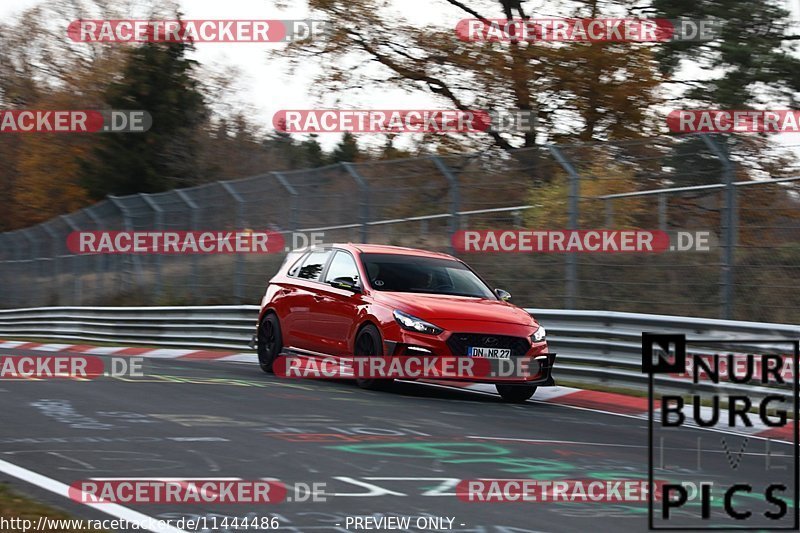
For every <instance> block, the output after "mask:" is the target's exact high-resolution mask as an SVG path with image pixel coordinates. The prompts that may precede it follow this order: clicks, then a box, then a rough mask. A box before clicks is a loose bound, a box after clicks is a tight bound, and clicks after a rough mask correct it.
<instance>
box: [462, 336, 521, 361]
mask: <svg viewBox="0 0 800 533" xmlns="http://www.w3.org/2000/svg"><path fill="white" fill-rule="evenodd" d="M493 339H494V340H493ZM447 345H448V346H449V347H450V351H451V352H453V355H467V348H468V347H469V346H480V347H485V348H511V355H512V356H514V357H521V356H523V355H525V354H526V353H528V350H529V349H530V347H531V343H530V341H529V340H528V339H526V338H525V337H509V336H507V335H487V334H484V333H453V334H452V335H450V338H449V339H447Z"/></svg>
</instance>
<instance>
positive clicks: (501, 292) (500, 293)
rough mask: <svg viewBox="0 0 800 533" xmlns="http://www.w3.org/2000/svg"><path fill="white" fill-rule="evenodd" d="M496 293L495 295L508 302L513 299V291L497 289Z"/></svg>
mask: <svg viewBox="0 0 800 533" xmlns="http://www.w3.org/2000/svg"><path fill="white" fill-rule="evenodd" d="M494 293H495V295H497V297H498V298H500V299H501V300H503V301H504V302H507V301H509V300H510V299H511V293H510V292H508V291H504V290H503V289H495V290H494Z"/></svg>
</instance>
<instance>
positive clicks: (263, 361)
mask: <svg viewBox="0 0 800 533" xmlns="http://www.w3.org/2000/svg"><path fill="white" fill-rule="evenodd" d="M510 297H511V295H510V294H508V293H507V292H505V291H503V290H500V289H495V290H492V289H491V288H490V287H489V286H488V285H487V284H486V282H485V281H484V280H483V279H481V277H480V276H478V275H477V274H476V273H475V272H473V271H472V270H471V269H470V268H469V267H468V266H467V265H466V264H465V263H463V262H462V261H460V260H458V259H457V258H455V257H452V256H450V255H447V254H442V253H435V252H428V251H424V250H416V249H411V248H399V247H395V246H379V245H372V244H333V245H327V246H322V247H319V248H313V249H309V250H305V251H295V252H291V253H290V254H289V255H288V257H287V258H286V260H285V261H284V263H283V265H282V266H281V268H280V270H279V271H278V273H277V274H276V275H275V277H273V278H272V279H271V280H270V282H269V286H268V287H267V291H266V293H265V294H264V298H263V299H262V301H261V312H260V314H259V320H258V327H257V330H256V334H255V335H254V342H255V343H256V346H257V350H258V360H259V364H260V365H261V368H262V369H263V370H264V371H265V372H268V373H271V372H272V371H273V363H274V362H275V360H276V358H277V357H278V356H279V355H291V354H295V355H301V356H310V357H335V358H339V360H345V361H346V360H347V359H348V358H352V357H353V356H354V355H355V356H384V355H392V356H406V355H414V356H423V357H425V356H440V357H444V356H447V357H453V356H455V357H475V358H478V357H480V358H484V357H485V358H491V359H513V360H515V361H516V362H517V363H524V364H526V365H528V366H527V372H526V373H525V376H524V377H519V376H517V375H514V376H512V377H503V378H500V377H493V378H491V379H485V378H474V379H473V381H482V382H487V381H488V382H491V383H494V384H495V386H496V388H497V392H498V393H499V394H500V396H502V397H503V399H505V400H506V401H509V402H523V401H525V400H527V399H529V398H530V397H531V396H533V394H534V392H536V388H537V386H552V385H554V384H555V383H554V382H553V379H552V377H551V375H550V374H551V369H552V367H553V363H554V360H555V354H551V353H549V351H548V348H547V340H546V338H545V329H544V328H543V327H542V326H540V325H539V324H538V323H537V322H536V320H535V319H534V318H533V317H531V316H530V315H529V314H528V313H527V312H526V311H524V310H523V309H520V308H519V307H516V306H514V305H512V304H510V303H508V302H507V301H506V300H508V299H509V298H510ZM459 379H463V376H460V377H459ZM358 381H359V385H361V386H362V387H365V388H380V387H382V386H384V385H385V384H386V383H387V380H381V379H359V380H358ZM388 381H390V380H388Z"/></svg>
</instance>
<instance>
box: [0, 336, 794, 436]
mask: <svg viewBox="0 0 800 533" xmlns="http://www.w3.org/2000/svg"><path fill="white" fill-rule="evenodd" d="M0 349H13V350H29V351H41V352H65V353H73V354H83V355H117V356H120V355H123V356H135V357H146V358H154V359H180V360H194V361H225V362H241V363H256V362H257V358H256V355H255V354H254V353H253V352H230V351H221V350H188V349H178V348H141V347H125V346H92V345H87V344H41V343H36V342H24V341H3V340H0ZM429 381H431V382H432V383H435V384H437V385H445V386H448V387H456V388H460V389H466V390H474V391H476V392H483V393H495V388H494V386H493V385H489V384H486V383H469V382H464V381H435V380H429ZM534 399H535V401H537V402H545V403H549V404H556V405H565V406H569V407H579V408H585V409H591V410H594V411H603V412H606V413H612V414H617V415H626V416H633V417H635V418H641V419H644V420H646V419H647V412H648V401H647V398H641V397H638V396H627V395H624V394H618V393H611V392H600V391H592V390H583V389H576V388H573V387H544V388H541V389H539V390H538V391H536V396H535V397H534ZM692 409H693V407H692V406H691V405H687V406H685V407H684V414H685V415H686V420H691V419H692ZM700 414H701V416H702V417H703V419H705V420H708V419H709V418H710V417H711V414H712V410H711V408H710V407H701V408H700ZM723 414H724V413H720V416H722V415H723ZM750 420H751V422H752V424H753V425H752V426H750V427H737V428H735V430H731V431H730V432H731V433H739V434H744V435H748V436H753V437H760V438H769V439H775V440H780V441H785V442H789V443H791V441H792V439H793V438H794V424H792V423H791V422H789V423H788V424H787V425H785V426H783V427H770V426H767V425H766V424H764V423H763V422H762V421H761V419H760V418H757V417H753V416H751V417H750ZM687 425H692V424H691V423H689V424H687Z"/></svg>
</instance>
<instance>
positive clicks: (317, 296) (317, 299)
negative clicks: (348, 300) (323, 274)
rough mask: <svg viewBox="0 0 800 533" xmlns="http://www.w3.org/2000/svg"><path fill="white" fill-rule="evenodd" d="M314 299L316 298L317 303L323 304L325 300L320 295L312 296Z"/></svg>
mask: <svg viewBox="0 0 800 533" xmlns="http://www.w3.org/2000/svg"><path fill="white" fill-rule="evenodd" d="M312 298H314V301H315V302H321V301H322V300H324V299H325V297H324V296H320V295H319V294H315V295H314V296H312Z"/></svg>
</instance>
